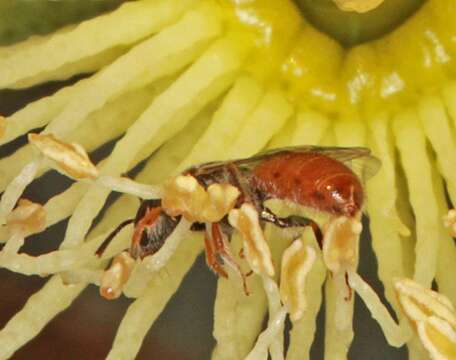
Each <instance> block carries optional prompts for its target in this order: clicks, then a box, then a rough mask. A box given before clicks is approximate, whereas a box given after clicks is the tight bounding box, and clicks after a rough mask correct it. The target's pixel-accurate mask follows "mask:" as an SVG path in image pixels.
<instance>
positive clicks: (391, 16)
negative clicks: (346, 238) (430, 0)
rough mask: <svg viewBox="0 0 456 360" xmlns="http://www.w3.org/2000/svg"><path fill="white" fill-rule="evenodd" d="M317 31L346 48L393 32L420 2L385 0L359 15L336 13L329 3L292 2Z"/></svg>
mask: <svg viewBox="0 0 456 360" xmlns="http://www.w3.org/2000/svg"><path fill="white" fill-rule="evenodd" d="M294 2H295V3H296V4H297V5H298V6H299V7H300V9H301V12H302V14H303V16H304V17H305V18H306V19H307V20H308V21H309V22H310V23H312V24H313V25H314V26H315V27H316V28H317V29H318V30H320V31H322V32H324V33H326V34H328V35H329V36H331V37H332V38H334V39H336V40H337V41H339V42H340V43H341V44H342V45H343V46H345V47H350V46H354V45H357V44H361V43H364V42H367V41H370V40H373V39H377V38H379V37H382V36H383V35H385V34H387V33H389V32H391V31H393V30H394V29H395V28H396V27H398V26H399V25H400V24H402V23H403V22H405V21H406V20H407V19H408V18H409V17H410V16H412V15H413V14H414V13H415V12H416V11H417V10H418V9H419V8H420V7H421V5H422V4H423V3H424V2H425V1H424V0H385V1H384V2H383V4H382V5H380V6H379V7H378V8H376V9H375V10H372V11H369V12H366V13H363V14H359V13H355V12H348V11H342V10H340V9H339V8H338V7H337V6H336V4H335V3H334V1H333V0H294Z"/></svg>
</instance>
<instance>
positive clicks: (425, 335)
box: [417, 316, 456, 360]
mask: <svg viewBox="0 0 456 360" xmlns="http://www.w3.org/2000/svg"><path fill="white" fill-rule="evenodd" d="M417 332H418V336H419V338H420V340H421V343H422V344H423V346H424V347H425V349H426V350H427V351H428V353H429V355H430V357H431V359H433V360H449V359H456V331H455V328H454V327H452V326H451V325H450V324H449V323H448V322H446V321H445V320H443V319H441V318H439V317H436V316H430V317H429V318H427V319H426V320H425V321H419V322H418V323H417Z"/></svg>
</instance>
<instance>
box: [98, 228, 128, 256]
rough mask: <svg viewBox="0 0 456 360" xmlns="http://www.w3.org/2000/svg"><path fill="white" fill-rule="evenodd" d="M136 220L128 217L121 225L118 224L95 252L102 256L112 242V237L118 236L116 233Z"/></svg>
mask: <svg viewBox="0 0 456 360" xmlns="http://www.w3.org/2000/svg"><path fill="white" fill-rule="evenodd" d="M134 222H135V219H127V220H125V221H124V222H122V223H120V224H119V226H117V227H116V228H115V229H114V230H113V231H112V232H111V233H110V234H109V235H108V237H107V238H106V239H104V240H103V242H102V243H101V245H100V246H99V247H98V249H97V251H96V252H95V254H96V255H97V256H98V257H101V255H103V253H104V252H105V250H106V248H107V247H108V245H109V244H110V243H111V241H112V239H114V238H115V237H116V235H117V234H118V233H119V232H120V230H122V229H123V228H124V227H125V226H127V225H130V224H132V223H134Z"/></svg>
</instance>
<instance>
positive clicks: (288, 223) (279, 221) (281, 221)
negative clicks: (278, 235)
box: [260, 208, 323, 249]
mask: <svg viewBox="0 0 456 360" xmlns="http://www.w3.org/2000/svg"><path fill="white" fill-rule="evenodd" d="M260 217H261V220H264V221H267V222H270V223H272V224H274V225H276V226H278V227H281V228H289V227H305V226H310V227H311V228H312V231H313V233H314V235H315V238H316V239H317V242H318V246H319V247H320V249H322V248H323V233H322V231H321V229H320V226H318V224H317V223H316V222H315V221H313V220H312V219H309V218H306V217H304V216H297V215H292V216H288V217H286V218H281V217H278V216H277V215H275V214H274V213H273V212H272V211H271V210H269V209H268V208H263V210H262V211H261V215H260Z"/></svg>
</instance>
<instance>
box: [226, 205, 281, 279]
mask: <svg viewBox="0 0 456 360" xmlns="http://www.w3.org/2000/svg"><path fill="white" fill-rule="evenodd" d="M228 221H229V223H230V224H231V226H233V227H234V228H235V229H236V230H238V231H239V232H240V233H241V235H242V238H243V246H244V255H245V258H246V259H247V262H248V263H249V265H250V267H251V269H252V270H253V271H254V272H255V273H257V274H261V275H267V276H273V275H274V266H273V264H272V258H271V250H270V249H269V246H268V244H267V243H266V239H265V238H264V234H263V230H262V229H261V226H260V222H259V216H258V212H257V211H256V209H255V207H254V206H253V205H252V204H243V205H242V206H241V208H240V209H233V210H231V211H230V213H229V214H228Z"/></svg>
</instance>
